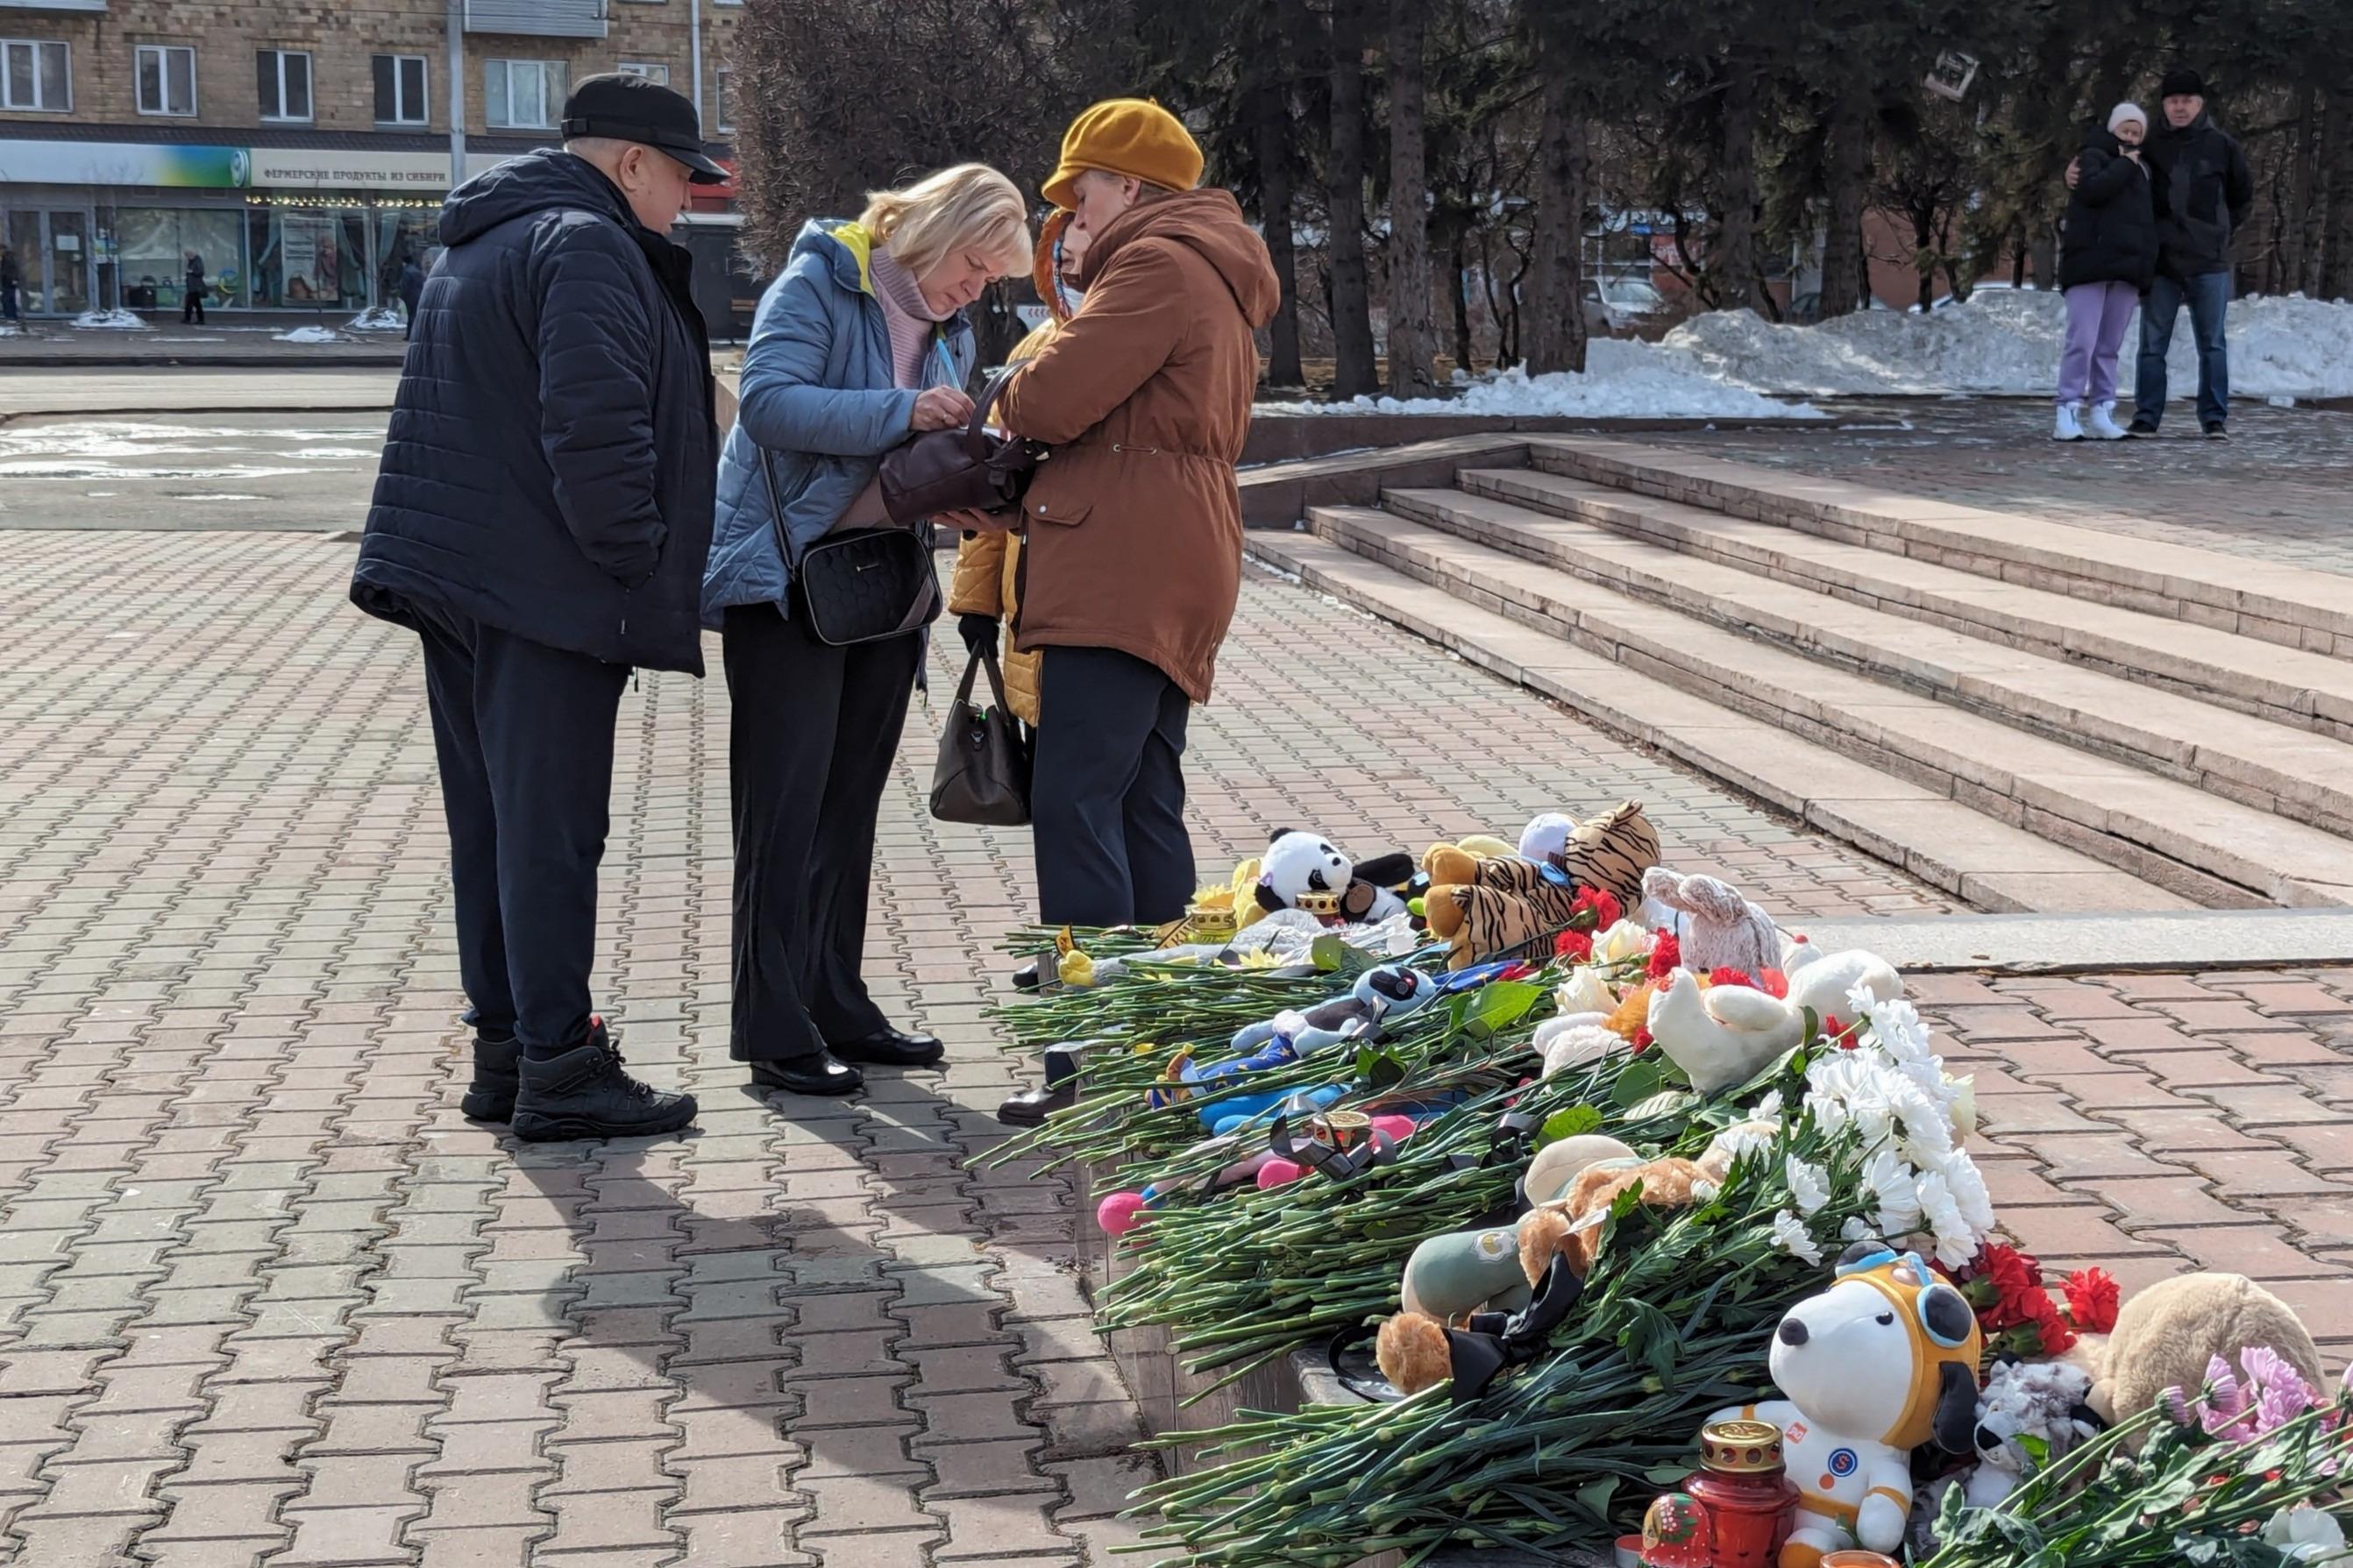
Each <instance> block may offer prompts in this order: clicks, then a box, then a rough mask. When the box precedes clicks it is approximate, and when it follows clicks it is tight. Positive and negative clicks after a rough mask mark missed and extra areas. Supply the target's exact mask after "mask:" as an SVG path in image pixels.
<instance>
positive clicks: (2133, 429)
mask: <svg viewBox="0 0 2353 1568" xmlns="http://www.w3.org/2000/svg"><path fill="white" fill-rule="evenodd" d="M2125 434H2126V435H2127V436H2154V435H2156V434H2157V421H2156V420H2154V419H2149V418H2145V417H2143V416H2139V415H2135V416H2133V422H2132V423H2131V424H2130V425H2127V426H2125Z"/></svg>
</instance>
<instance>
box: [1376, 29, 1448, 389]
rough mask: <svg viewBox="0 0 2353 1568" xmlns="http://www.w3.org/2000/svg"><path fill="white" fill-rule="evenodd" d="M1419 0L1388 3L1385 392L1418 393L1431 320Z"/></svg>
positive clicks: (1428, 375)
mask: <svg viewBox="0 0 2353 1568" xmlns="http://www.w3.org/2000/svg"><path fill="white" fill-rule="evenodd" d="M1428 30H1429V24H1428V21H1427V19H1426V12H1425V8H1424V0H1390V3H1389V37H1388V53H1389V80H1388V89H1389V247H1388V274H1389V277H1388V298H1389V392H1390V394H1391V395H1394V396H1398V397H1419V396H1426V395H1428V394H1429V393H1430V390H1431V389H1432V388H1433V387H1434V386H1435V385H1436V384H1437V379H1438V377H1437V374H1436V371H1435V370H1434V369H1433V367H1432V364H1431V356H1432V355H1433V354H1434V353H1436V352H1437V346H1436V342H1435V339H1436V336H1437V332H1436V328H1435V326H1434V324H1433V323H1432V321H1431V320H1430V216H1429V213H1430V160H1429V153H1428V151H1427V148H1426V145H1425V140H1424V137H1423V134H1422V115H1423V106H1424V102H1425V100H1426V97H1427V91H1426V88H1425V81H1424V73H1423V61H1422V52H1423V47H1424V45H1425V42H1426V40H1427V37H1428Z"/></svg>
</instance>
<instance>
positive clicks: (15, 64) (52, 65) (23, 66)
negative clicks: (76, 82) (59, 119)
mask: <svg viewBox="0 0 2353 1568" xmlns="http://www.w3.org/2000/svg"><path fill="white" fill-rule="evenodd" d="M72 107H73V77H72V75H71V74H70V72H69V68H68V62H67V58H66V47H65V46H64V45H63V44H53V43H50V42H48V41H47V39H45V38H0V109H24V110H40V111H42V112H44V113H49V114H63V113H64V112H65V111H66V110H69V109H71V108H72Z"/></svg>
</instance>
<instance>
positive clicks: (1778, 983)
mask: <svg viewBox="0 0 2353 1568" xmlns="http://www.w3.org/2000/svg"><path fill="white" fill-rule="evenodd" d="M1764 980H1765V986H1764V990H1765V994H1766V995H1767V996H1778V997H1780V998H1781V999H1782V1000H1784V1001H1787V1000H1788V995H1789V977H1788V975H1786V974H1784V973H1781V972H1780V971H1779V970H1778V969H1768V970H1767V971H1766V972H1765V974H1764Z"/></svg>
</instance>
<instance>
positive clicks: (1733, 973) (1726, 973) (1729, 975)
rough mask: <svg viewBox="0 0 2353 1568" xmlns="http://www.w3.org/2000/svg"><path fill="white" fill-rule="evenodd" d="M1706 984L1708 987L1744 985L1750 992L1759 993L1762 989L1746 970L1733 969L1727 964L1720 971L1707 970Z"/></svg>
mask: <svg viewBox="0 0 2353 1568" xmlns="http://www.w3.org/2000/svg"><path fill="white" fill-rule="evenodd" d="M1707 983H1708V984H1710V985H1745V986H1746V987H1747V988H1748V989H1749V990H1751V991H1761V990H1763V989H1764V987H1763V986H1761V985H1759V984H1757V981H1756V978H1755V977H1754V976H1753V975H1751V974H1750V973H1748V972H1747V971H1746V970H1745V969H1735V968H1733V967H1732V966H1731V965H1729V964H1726V965H1725V966H1724V967H1723V968H1721V969H1711V970H1709V971H1708V974H1707Z"/></svg>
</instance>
